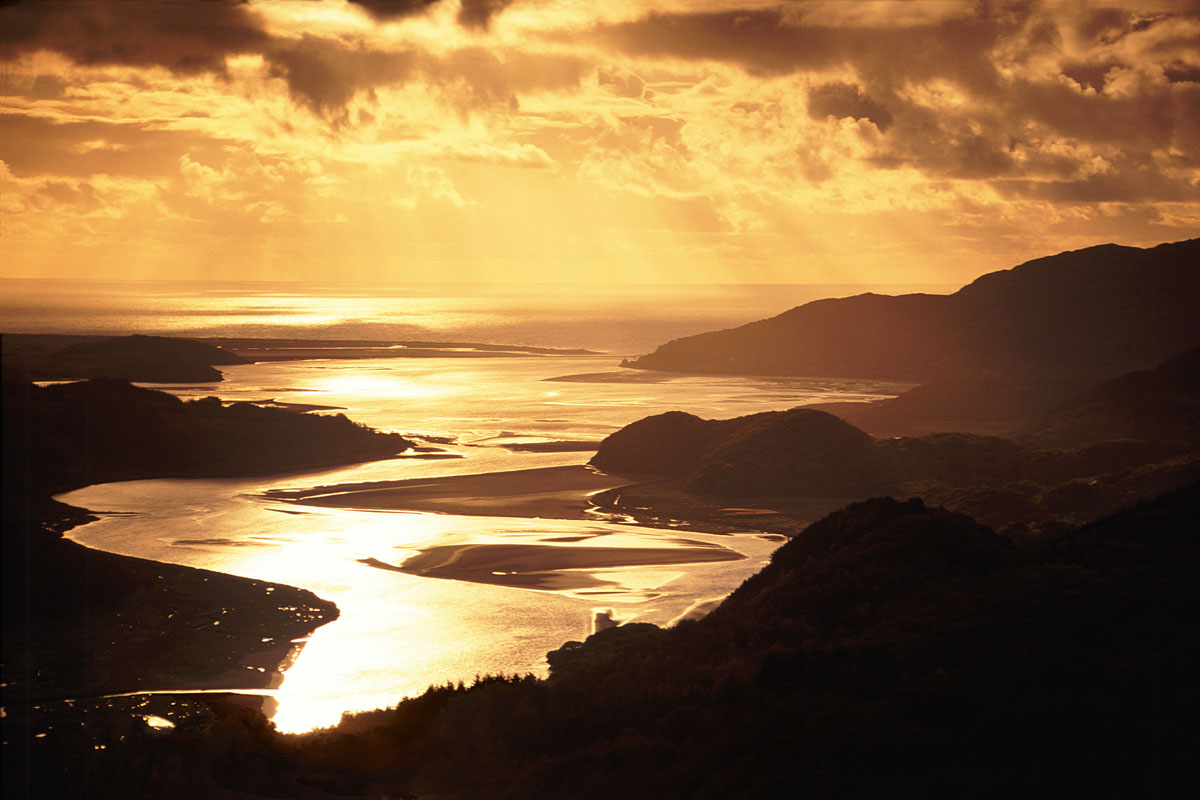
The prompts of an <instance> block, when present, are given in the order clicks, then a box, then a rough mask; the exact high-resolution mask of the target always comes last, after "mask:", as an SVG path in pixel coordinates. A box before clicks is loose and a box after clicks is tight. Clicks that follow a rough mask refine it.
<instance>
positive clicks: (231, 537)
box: [4, 286, 906, 731]
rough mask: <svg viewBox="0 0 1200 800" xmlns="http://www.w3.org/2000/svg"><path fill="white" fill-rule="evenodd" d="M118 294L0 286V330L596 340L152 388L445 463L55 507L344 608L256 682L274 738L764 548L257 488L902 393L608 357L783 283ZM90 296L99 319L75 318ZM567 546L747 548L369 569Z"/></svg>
mask: <svg viewBox="0 0 1200 800" xmlns="http://www.w3.org/2000/svg"><path fill="white" fill-rule="evenodd" d="M121 288H122V291H121V292H109V293H107V294H105V293H104V292H101V293H100V294H99V295H96V294H92V295H87V296H86V297H85V296H84V295H83V294H79V295H75V294H71V293H69V292H62V293H60V294H59V295H57V296H56V297H55V298H49V299H47V300H46V302H48V303H50V301H51V300H53V301H54V302H53V303H51V305H50V306H48V307H47V308H46V309H44V313H43V314H42V315H40V316H39V315H38V314H37V313H36V308H35V306H34V304H33V300H32V299H30V298H31V297H33V295H32V294H28V293H27V294H26V295H25V299H24V300H19V301H13V300H12V298H10V297H6V298H5V300H4V310H5V325H4V327H5V330H8V331H23V332H37V331H42V332H73V333H81V332H125V331H135V330H136V331H140V332H146V333H151V332H155V333H158V332H166V333H172V334H191V335H196V334H203V335H222V336H229V335H243V336H288V335H292V336H295V335H306V336H314V337H319V338H336V337H339V336H342V337H344V336H354V337H362V338H393V337H411V338H436V339H441V340H480V339H482V340H485V341H493V342H499V343H512V344H535V345H550V346H562V347H587V348H592V349H598V350H600V349H602V350H606V351H609V352H607V353H605V354H602V355H549V356H529V357H515V356H514V357H501V358H486V359H440V358H433V359H424V358H423V359H403V358H391V359H362V360H342V361H339V360H318V361H291V362H266V363H258V364H245V365H237V366H233V367H228V368H225V370H224V371H225V380H224V381H223V382H220V383H214V384H199V385H177V386H165V387H163V386H160V387H158V388H164V389H166V390H168V391H172V392H174V393H176V394H178V395H180V396H182V397H201V396H208V395H216V396H219V397H221V398H222V399H223V400H227V401H230V400H276V401H281V402H298V403H310V404H316V405H322V406H333V407H335V408H336V409H337V410H338V411H340V412H341V413H345V414H346V415H347V416H349V417H350V418H351V419H354V420H357V421H359V422H363V423H366V424H368V425H372V426H374V427H378V428H381V429H385V430H392V431H397V432H400V433H403V434H406V435H411V436H417V437H422V436H423V437H429V438H430V439H431V440H437V441H438V442H440V443H441V444H440V446H441V447H443V448H444V449H445V450H446V451H447V452H448V453H450V454H453V455H456V456H459V457H458V458H449V459H438V460H420V459H412V458H398V459H390V460H385V461H378V462H372V463H368V464H360V465H351V466H348V467H344V468H340V469H333V470H324V471H321V472H313V473H306V474H291V475H286V476H276V477H272V478H250V479H228V480H179V479H162V480H144V481H130V482H123V483H114V484H104V485H98V486H90V487H86V488H84V489H80V490H78V491H74V492H70V493H67V494H65V495H62V496H60V498H59V499H61V500H63V501H65V502H67V503H70V504H72V505H77V506H82V507H84V508H88V509H91V510H93V511H98V512H114V513H110V514H105V515H103V516H102V517H101V519H100V520H99V521H97V522H94V523H90V524H88V525H84V526H82V527H79V528H76V529H74V530H73V531H71V532H70V536H71V538H73V539H75V540H77V541H79V542H81V543H83V544H85V545H87V546H90V547H96V548H98V549H102V550H107V551H111V552H116V553H122V554H126V555H132V556H138V557H143V558H150V559H155V560H159V561H164V562H170V563H176V564H183V565H188V566H194V567H203V568H207V569H214V570H217V571H221V572H227V573H230V574H235V575H243V576H247V577H255V578H260V579H266V580H270V581H276V582H280V583H286V584H291V585H294V586H300V587H303V588H306V589H310V590H312V591H313V592H315V593H316V594H318V595H319V596H321V597H324V598H326V599H329V600H332V601H333V602H335V603H336V604H337V605H338V607H339V609H340V610H341V617H340V618H339V619H338V620H336V621H335V622H333V623H330V624H328V625H325V626H323V627H322V628H320V629H318V630H317V631H316V633H315V634H314V635H313V636H312V637H311V638H310V639H309V641H307V642H306V643H304V646H303V648H302V649H301V650H300V651H299V654H298V657H297V658H296V659H295V660H294V662H293V663H292V664H290V666H289V667H288V668H287V670H286V672H285V673H284V674H283V676H282V683H281V684H280V685H279V686H278V687H276V688H274V689H272V690H270V691H267V692H264V694H268V695H270V698H271V700H272V702H271V703H270V704H269V705H270V708H271V710H272V711H273V714H274V721H275V723H276V725H277V726H278V727H279V728H280V729H282V730H287V731H303V730H309V729H312V728H314V727H321V726H326V725H331V724H334V723H336V722H337V721H338V719H339V718H340V716H341V714H342V713H343V712H346V711H356V710H367V709H373V708H378V707H382V706H388V705H393V704H395V703H396V702H397V701H398V700H400V699H401V698H403V697H405V696H410V695H414V694H418V693H420V692H421V691H423V690H424V688H425V687H427V686H428V685H430V684H436V683H442V682H445V681H457V680H465V681H470V680H471V679H472V678H473V677H474V676H476V675H479V674H488V673H525V672H532V673H535V674H545V672H546V669H547V667H546V661H545V654H546V653H547V652H548V651H550V650H553V649H555V648H557V647H559V646H561V645H562V643H563V642H565V641H569V640H572V639H574V640H580V639H583V638H585V637H586V636H587V635H588V634H589V633H591V632H592V630H593V625H594V622H595V620H596V618H597V615H598V614H600V615H606V616H610V617H612V618H614V619H616V620H619V621H622V622H627V621H646V622H653V623H657V624H664V625H666V624H670V623H671V622H673V621H675V620H677V619H679V618H681V617H682V616H684V615H687V614H689V613H694V612H695V611H696V610H697V609H699V608H703V607H706V605H707V604H711V603H712V602H714V601H716V600H719V599H720V598H721V597H723V596H724V595H726V594H727V593H728V592H730V591H731V590H732V589H734V588H736V587H737V586H738V585H739V584H740V583H741V582H742V581H743V580H745V578H747V577H749V576H750V575H751V574H753V573H754V572H756V571H757V570H758V569H760V568H761V567H762V565H763V564H765V563H766V561H767V559H768V558H769V557H770V554H771V552H772V551H773V550H774V549H775V548H776V547H777V546H778V545H779V543H780V541H779V539H778V538H777V537H772V536H766V535H761V534H759V533H756V532H754V531H747V532H746V533H742V534H736V535H717V534H707V533H697V532H694V531H686V530H681V529H670V528H667V529H652V528H645V527H642V526H638V525H633V524H629V522H628V521H624V520H619V519H608V518H604V517H601V516H597V517H595V518H588V519H573V520H561V519H530V518H520V517H501V516H493V517H486V516H467V515H459V514H452V513H440V514H434V513H416V512H406V511H361V510H349V509H336V508H317V507H305V506H295V505H288V504H284V503H282V502H280V501H277V500H271V499H268V498H266V497H264V494H265V493H266V492H268V491H270V490H275V489H298V488H300V489H302V488H307V487H313V486H323V485H330V484H336V483H344V482H358V481H375V480H397V479H408V478H427V477H438V476H447V475H466V474H478V473H485V472H494V471H507V470H516V469H528V468H532V467H548V466H565V465H580V464H584V463H585V462H586V461H587V459H588V458H589V457H590V453H587V452H557V453H555V452H520V451H513V450H510V449H506V447H505V445H512V444H514V443H530V442H554V441H578V440H589V441H597V440H599V439H601V438H603V437H604V436H605V435H607V434H609V433H611V432H612V431H615V430H617V429H618V428H620V427H621V426H623V425H626V424H628V423H630V422H633V421H635V420H637V419H640V418H642V417H644V416H648V415H650V414H656V413H661V412H664V411H668V410H684V411H690V412H692V413H695V414H698V415H700V416H704V417H709V418H714V417H729V416H736V415H741V414H748V413H755V412H758V411H765V410H774V409H783V408H789V407H793V406H797V405H804V404H808V403H814V402H823V401H828V400H859V401H869V400H873V399H878V398H881V397H887V396H893V395H895V394H897V393H899V392H900V391H902V390H903V389H904V388H906V387H904V386H902V385H896V384H888V383H880V382H866V381H848V380H838V379H834V378H825V377H815V378H807V379H767V378H751V377H745V378H743V377H730V376H713V377H705V376H684V375H667V374H654V375H648V374H646V373H634V372H632V371H629V370H622V369H620V368H619V366H618V363H619V355H620V354H622V353H624V352H641V351H645V350H647V349H649V348H651V347H652V346H653V345H654V344H656V343H657V342H658V341H660V340H661V339H662V335H660V334H661V332H664V331H676V332H677V334H676V335H683V334H684V333H686V332H689V326H700V328H701V329H702V330H705V329H712V328H713V327H720V325H721V324H723V323H721V322H720V321H721V320H725V322H726V323H727V324H738V323H740V322H742V321H747V320H746V319H745V318H750V319H753V318H755V317H761V316H765V315H767V314H769V313H772V312H773V311H775V312H777V311H782V310H784V308H785V307H786V306H787V305H789V304H790V303H791V302H792V301H791V300H785V299H781V298H782V294H783V293H782V291H781V290H780V289H779V288H778V287H775V288H774V289H772V290H768V289H764V288H762V287H753V288H752V289H747V290H746V291H744V292H742V293H741V294H736V293H735V295H734V296H733V297H734V298H738V303H740V305H738V307H736V308H734V307H733V300H732V299H727V300H726V301H725V302H720V297H718V296H717V295H713V294H711V293H710V290H709V289H708V288H704V289H703V290H697V293H696V295H695V296H694V297H693V298H692V299H693V301H694V302H693V303H692V306H691V307H690V308H688V309H686V310H685V311H679V312H678V313H676V314H672V313H671V312H670V307H668V304H667V296H666V294H665V290H664V291H660V292H659V294H658V296H657V298H658V299H657V300H654V299H653V296H652V295H653V293H652V292H642V293H641V294H639V295H638V296H637V298H636V302H635V301H628V302H625V301H623V300H622V298H620V297H618V296H616V293H615V292H613V293H608V294H601V295H599V297H600V299H599V300H596V302H595V304H594V308H587V307H585V308H579V307H577V306H575V305H573V303H577V302H580V300H579V298H578V296H576V297H575V300H573V301H572V302H567V297H566V294H565V293H563V292H558V293H555V292H550V291H549V290H546V291H545V292H544V293H543V294H542V295H540V299H539V301H538V303H536V304H534V305H525V304H527V303H531V302H532V301H531V300H530V297H531V296H532V295H531V294H530V293H529V292H528V291H527V292H526V293H525V294H524V295H520V296H518V293H517V292H516V291H506V292H499V291H498V290H490V289H489V290H487V291H483V290H479V291H477V292H476V293H475V294H473V295H469V296H455V297H453V298H449V299H446V298H441V299H439V298H437V297H433V296H431V295H434V294H437V292H434V291H433V290H432V289H430V288H429V287H424V290H425V291H427V293H429V294H427V296H424V297H414V296H410V295H405V294H403V293H399V292H398V293H395V294H392V295H387V296H383V297H379V296H375V295H371V294H367V293H364V294H363V295H362V296H353V297H352V296H351V295H350V294H348V293H345V292H343V293H342V294H339V295H337V296H336V297H334V298H332V299H329V300H328V301H327V302H326V301H325V300H324V299H323V297H322V296H321V295H319V294H318V293H316V292H315V291H314V290H313V289H312V287H308V288H306V289H305V290H304V291H300V290H299V289H295V288H294V287H293V289H291V290H288V291H283V290H281V289H279V287H275V288H274V289H273V290H272V291H271V292H266V291H264V290H263V287H261V286H255V287H253V289H254V291H253V292H248V291H247V290H246V288H245V287H242V288H241V289H239V290H238V291H237V292H232V290H229V291H226V290H221V289H215V288H213V287H208V288H204V289H203V290H200V289H194V290H193V289H188V290H186V291H183V290H181V289H180V287H171V288H170V290H169V291H167V290H162V291H158V293H156V294H155V293H146V294H143V293H138V292H133V291H126V289H128V288H129V287H121ZM42 290H44V287H42ZM796 291H797V292H799V291H800V290H796ZM446 293H448V292H446ZM717 294H718V295H719V293H717ZM705 298H707V300H706V299H705ZM656 302H657V303H659V304H662V307H661V308H659V307H657V306H656V305H655V303H656ZM22 303H24V304H25V305H22ZM706 303H707V304H706ZM781 306H782V307H781ZM97 307H103V308H104V309H107V311H103V312H100V313H96V314H93V311H94V310H95V309H96V308H97ZM672 307H673V306H672ZM271 309H276V310H277V311H278V313H277V314H276V313H273V312H272V311H271ZM497 309H499V310H497ZM523 309H524V310H523ZM631 309H636V310H637V311H636V313H634V311H632V310H631ZM606 315H607V316H606ZM621 315H624V316H621ZM618 318H620V320H623V321H619V319H618ZM21 320H24V322H23V323H22V322H21ZM655 337H657V338H655ZM580 375H584V376H590V377H587V378H585V379H579V378H578V377H576V376H580ZM597 375H599V376H601V377H600V378H596V376H597ZM631 378H632V379H631ZM572 539H579V540H580V541H581V542H583V543H582V544H580V545H578V546H589V545H591V544H597V543H599V544H602V545H603V546H608V547H618V548H625V547H634V548H638V547H640V548H644V547H653V548H659V549H670V548H673V547H685V546H689V547H695V546H712V547H717V546H719V547H723V548H726V549H727V550H729V551H732V552H733V553H736V554H738V555H739V556H741V558H739V559H737V560H730V561H721V562H708V563H694V564H669V565H662V564H659V565H646V566H634V567H621V568H607V569H588V570H586V572H587V580H586V581H583V582H582V583H579V584H578V585H576V586H574V587H569V588H565V589H559V590H553V591H551V590H542V589H522V588H512V587H506V586H497V585H491V584H483V583H472V582H467V581H462V580H447V579H442V578H432V577H421V576H416V575H411V574H407V573H402V572H396V571H392V570H386V569H379V568H377V567H376V566H371V564H387V565H396V564H399V563H401V562H402V561H403V560H404V559H405V558H406V557H408V556H411V555H413V554H415V553H419V552H422V551H425V550H428V549H429V548H433V547H444V546H457V545H464V544H536V545H539V546H542V545H546V544H548V543H549V544H554V545H555V546H562V545H559V544H557V543H561V542H564V541H568V540H572ZM566 546H576V545H566ZM576 577H578V576H576ZM159 688H160V689H162V690H187V689H188V688H189V687H186V686H163V687H159Z"/></svg>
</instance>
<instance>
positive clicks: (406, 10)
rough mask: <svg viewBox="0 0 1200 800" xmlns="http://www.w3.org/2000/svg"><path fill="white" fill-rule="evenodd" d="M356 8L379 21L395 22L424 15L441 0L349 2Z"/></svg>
mask: <svg viewBox="0 0 1200 800" xmlns="http://www.w3.org/2000/svg"><path fill="white" fill-rule="evenodd" d="M348 2H350V3H353V4H354V5H356V6H361V7H362V8H363V10H365V11H366V12H367V13H368V14H370V15H371V16H372V17H374V18H375V19H378V20H393V19H399V18H401V17H411V16H414V15H417V14H421V13H424V12H425V11H426V10H427V9H428V8H429V7H430V6H432V5H436V4H437V3H438V2H439V0H348Z"/></svg>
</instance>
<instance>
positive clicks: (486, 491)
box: [263, 465, 630, 519]
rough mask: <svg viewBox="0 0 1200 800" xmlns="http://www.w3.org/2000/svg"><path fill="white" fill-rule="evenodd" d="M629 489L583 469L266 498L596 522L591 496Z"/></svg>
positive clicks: (339, 487) (340, 487) (285, 492)
mask: <svg viewBox="0 0 1200 800" xmlns="http://www.w3.org/2000/svg"><path fill="white" fill-rule="evenodd" d="M628 483H630V479H629V478H626V477H621V476H618V475H606V474H602V473H599V472H595V471H593V470H591V469H589V468H588V467H585V466H582V465H579V466H568V467H542V468H538V469H520V470H511V471H508V472H489V473H484V474H480V475H451V476H447V477H442V478H416V479H410V480H398V481H374V482H370V483H344V484H335V485H332V486H318V487H314V488H311V489H294V490H293V489H279V490H273V491H269V492H266V493H265V494H264V495H263V496H264V497H266V498H268V499H271V500H281V501H285V502H291V503H301V504H304V505H311V506H322V507H326V508H354V509H364V510H374V511H432V512H439V513H443V514H463V515H468V516H497V517H540V518H542V519H590V518H591V517H590V516H589V515H588V514H587V509H588V507H589V503H588V497H589V495H591V494H594V493H596V492H599V491H603V490H604V489H612V488H614V487H617V486H624V485H625V484H628Z"/></svg>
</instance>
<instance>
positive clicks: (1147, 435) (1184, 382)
mask: <svg viewBox="0 0 1200 800" xmlns="http://www.w3.org/2000/svg"><path fill="white" fill-rule="evenodd" d="M1019 435H1020V436H1021V438H1023V439H1026V440H1028V441H1031V442H1036V443H1038V444H1041V445H1048V446H1056V447H1063V446H1068V447H1069V446H1074V445H1079V444H1082V443H1084V442H1095V441H1108V440H1112V439H1137V440H1142V441H1164V442H1180V443H1190V444H1193V445H1197V444H1200V347H1193V348H1192V349H1190V350H1188V351H1187V352H1186V353H1183V354H1182V355H1180V356H1178V357H1176V358H1173V359H1171V360H1170V361H1167V362H1165V363H1163V364H1160V365H1159V366H1157V367H1155V368H1154V369H1151V370H1145V371H1140V372H1132V373H1128V374H1126V375H1122V376H1120V377H1118V378H1115V379H1113V380H1111V381H1107V382H1105V383H1102V384H1100V385H1099V386H1096V387H1094V388H1092V389H1089V390H1088V391H1086V392H1083V393H1081V394H1079V395H1078V396H1076V397H1073V398H1072V399H1070V400H1068V401H1067V402H1064V403H1061V404H1059V405H1057V406H1055V407H1053V408H1052V409H1050V410H1049V411H1047V412H1044V413H1043V414H1041V415H1040V416H1039V417H1038V419H1037V420H1036V421H1035V422H1034V423H1033V424H1032V425H1030V426H1028V427H1027V428H1026V429H1025V430H1023V431H1021V433H1020V434H1019Z"/></svg>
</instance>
